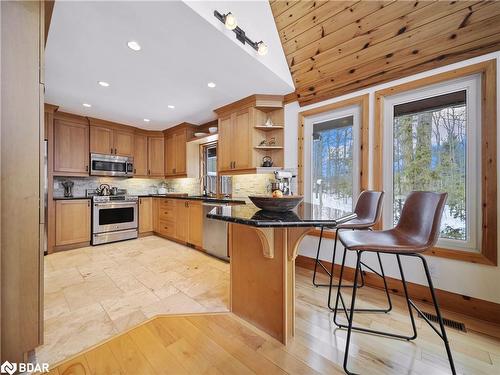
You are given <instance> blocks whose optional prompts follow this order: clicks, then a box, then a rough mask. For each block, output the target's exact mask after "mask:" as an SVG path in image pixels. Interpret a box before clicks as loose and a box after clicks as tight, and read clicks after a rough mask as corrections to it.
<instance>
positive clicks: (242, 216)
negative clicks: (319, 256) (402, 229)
mask: <svg viewBox="0 0 500 375" xmlns="http://www.w3.org/2000/svg"><path fill="white" fill-rule="evenodd" d="M207 217H208V218H211V219H216V220H221V221H228V222H231V223H237V224H245V225H250V226H254V227H261V228H262V227H263V228H266V227H267V228H269V227H321V226H326V227H335V226H337V225H338V224H342V223H344V222H346V221H349V220H352V219H354V218H356V214H354V213H352V212H346V211H342V210H339V209H335V208H330V207H324V206H320V205H317V204H311V203H305V202H302V203H301V204H299V205H298V206H297V207H296V208H295V209H294V210H292V211H288V212H270V211H264V210H261V209H260V208H258V207H257V206H255V205H254V204H253V203H247V204H245V205H238V206H225V207H215V208H214V209H213V210H212V211H210V212H209V213H208V215H207Z"/></svg>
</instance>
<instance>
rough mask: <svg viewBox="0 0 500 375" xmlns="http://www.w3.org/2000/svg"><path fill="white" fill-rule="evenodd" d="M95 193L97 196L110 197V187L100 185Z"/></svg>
mask: <svg viewBox="0 0 500 375" xmlns="http://www.w3.org/2000/svg"><path fill="white" fill-rule="evenodd" d="M96 191H97V194H98V195H105V196H106V195H111V187H110V186H109V185H108V184H101V185H100V186H99V187H98V188H97V189H96Z"/></svg>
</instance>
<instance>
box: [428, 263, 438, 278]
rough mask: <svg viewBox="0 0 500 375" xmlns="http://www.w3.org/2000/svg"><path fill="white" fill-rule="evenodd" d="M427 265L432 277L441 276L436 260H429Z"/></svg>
mask: <svg viewBox="0 0 500 375" xmlns="http://www.w3.org/2000/svg"><path fill="white" fill-rule="evenodd" d="M427 265H428V267H429V272H430V274H431V277H432V279H437V278H439V267H438V265H437V264H436V263H434V262H429V261H427Z"/></svg>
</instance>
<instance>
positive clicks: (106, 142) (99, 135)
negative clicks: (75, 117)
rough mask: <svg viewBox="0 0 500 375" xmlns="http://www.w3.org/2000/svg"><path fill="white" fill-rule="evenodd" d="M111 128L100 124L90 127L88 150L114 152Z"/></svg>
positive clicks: (105, 152)
mask: <svg viewBox="0 0 500 375" xmlns="http://www.w3.org/2000/svg"><path fill="white" fill-rule="evenodd" d="M113 151H114V145H113V130H112V129H110V128H103V127H101V126H91V127H90V152H92V153H96V154H114V152H113Z"/></svg>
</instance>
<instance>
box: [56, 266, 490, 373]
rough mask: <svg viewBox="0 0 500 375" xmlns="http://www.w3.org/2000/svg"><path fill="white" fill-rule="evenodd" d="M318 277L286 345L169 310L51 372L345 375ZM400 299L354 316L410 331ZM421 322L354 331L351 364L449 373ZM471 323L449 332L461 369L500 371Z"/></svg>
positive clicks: (222, 320)
mask: <svg viewBox="0 0 500 375" xmlns="http://www.w3.org/2000/svg"><path fill="white" fill-rule="evenodd" d="M311 276H312V273H311V271H309V270H306V269H303V268H297V275H296V280H297V284H296V333H295V337H294V339H293V340H292V342H291V343H290V345H288V346H287V347H285V346H283V345H281V344H280V343H279V342H277V341H276V340H275V339H273V338H271V337H270V336H268V335H266V334H265V333H263V332H261V331H259V330H258V329H257V328H255V327H252V326H250V325H249V324H248V323H246V322H244V321H242V320H241V319H239V318H238V317H236V316H234V315H232V314H230V313H199V314H189V315H171V316H165V315H163V316H159V317H157V318H153V319H152V320H149V321H147V322H146V323H143V324H142V325H139V326H137V327H135V328H132V329H129V330H126V331H124V332H123V333H122V334H121V335H119V336H115V337H113V338H110V339H108V340H107V341H106V342H104V343H102V344H100V345H97V346H94V347H93V348H92V349H90V350H88V351H86V352H83V353H80V354H79V355H77V356H76V357H73V358H72V359H70V360H68V361H65V362H62V363H60V364H58V365H56V366H55V367H53V368H52V374H57V375H69V374H89V375H90V374H91V375H98V374H134V375H137V374H139V375H141V374H160V373H161V374H168V373H173V374H198V373H210V374H220V373H223V374H245V373H259V374H275V373H290V374H316V373H322V374H343V373H344V372H343V370H342V367H341V366H342V360H343V354H344V346H345V339H346V332H345V331H344V330H340V329H336V327H335V325H334V324H333V322H332V313H331V312H330V311H329V310H328V309H327V308H326V307H325V303H326V298H327V289H326V288H315V287H313V286H312V285H311ZM322 281H325V280H322ZM358 293H359V301H360V307H361V306H364V307H369V306H381V305H383V303H384V302H385V300H384V298H383V297H384V295H383V294H382V292H381V291H379V290H375V289H371V288H367V287H365V288H362V289H360V290H359V292H358ZM345 294H346V295H347V296H348V295H349V293H348V292H347V290H346V291H345ZM393 304H394V310H393V311H392V312H391V313H390V314H387V315H386V314H374V315H372V314H370V315H368V314H357V315H355V321H356V322H357V323H358V324H362V325H364V326H367V327H371V328H375V329H386V330H393V331H396V332H401V333H402V332H409V329H410V326H409V321H408V319H407V315H406V310H405V302H404V301H403V300H402V298H400V297H398V296H394V297H393ZM424 310H426V311H430V310H429V308H428V307H427V308H424ZM416 322H417V328H418V335H419V336H418V338H417V339H416V340H415V341H413V342H406V341H399V340H393V339H387V338H382V337H377V336H373V335H366V334H359V333H355V334H353V338H352V341H351V345H352V346H351V350H350V354H351V357H350V367H351V369H352V370H355V371H357V372H359V373H361V374H374V375H376V374H423V375H433V374H436V375H438V374H449V373H450V371H449V367H448V362H447V359H446V353H445V350H444V347H443V345H442V343H441V341H440V339H439V338H438V337H437V335H436V334H435V333H434V332H433V331H432V330H431V329H430V328H429V327H428V326H427V325H426V324H425V322H424V321H423V320H421V319H416ZM464 323H465V324H466V326H467V328H468V330H467V332H466V333H464V332H459V331H456V330H454V329H451V328H448V329H447V333H448V336H449V338H450V341H451V346H452V350H453V355H454V358H455V365H456V367H457V371H458V372H459V373H461V374H498V373H500V340H499V339H498V338H495V337H494V336H488V335H485V334H482V333H478V332H476V331H474V330H473V328H471V327H474V324H472V323H474V322H473V321H471V320H467V321H464ZM495 329H497V327H492V332H494V331H495Z"/></svg>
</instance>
